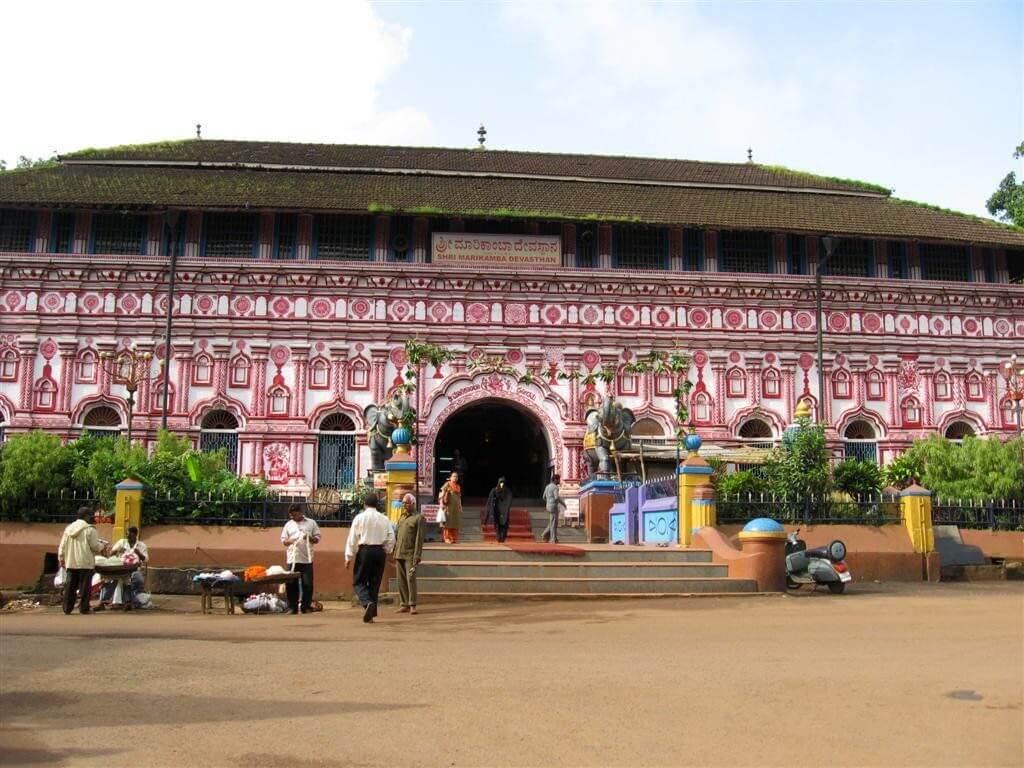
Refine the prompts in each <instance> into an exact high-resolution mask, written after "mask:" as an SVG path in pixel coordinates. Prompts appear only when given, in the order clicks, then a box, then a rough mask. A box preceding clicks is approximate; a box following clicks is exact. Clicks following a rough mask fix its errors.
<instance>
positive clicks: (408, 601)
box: [394, 493, 423, 614]
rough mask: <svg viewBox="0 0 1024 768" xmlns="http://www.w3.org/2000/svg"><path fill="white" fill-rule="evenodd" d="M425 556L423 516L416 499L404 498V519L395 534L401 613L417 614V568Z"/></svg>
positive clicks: (409, 496)
mask: <svg viewBox="0 0 1024 768" xmlns="http://www.w3.org/2000/svg"><path fill="white" fill-rule="evenodd" d="M422 556H423V515H422V514H420V512H419V510H417V509H416V497H415V496H413V495H412V494H411V493H407V494H405V496H403V497H402V517H401V518H400V519H399V521H398V531H397V532H396V534H395V555H394V558H395V564H396V566H397V568H398V596H399V597H400V598H401V601H402V607H401V608H399V609H398V612H399V613H411V614H415V613H416V568H417V567H418V566H419V564H420V559H421V557H422Z"/></svg>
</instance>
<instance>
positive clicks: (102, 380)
mask: <svg viewBox="0 0 1024 768" xmlns="http://www.w3.org/2000/svg"><path fill="white" fill-rule="evenodd" d="M116 348H117V344H116V343H115V342H112V341H102V342H96V349H97V350H98V352H99V356H100V359H102V358H103V355H104V353H106V354H107V355H113V354H114V350H115V349H116ZM96 376H97V381H98V382H99V391H100V394H101V395H103V396H105V397H110V387H111V385H112V384H113V380H114V375H113V371H112V370H111V367H108V366H105V365H100V364H99V360H97V362H96Z"/></svg>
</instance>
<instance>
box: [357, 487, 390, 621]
mask: <svg viewBox="0 0 1024 768" xmlns="http://www.w3.org/2000/svg"><path fill="white" fill-rule="evenodd" d="M377 504H378V502H377V496H376V494H370V495H369V496H368V497H367V498H366V501H364V502H363V506H364V507H365V508H364V509H363V511H362V512H360V513H359V514H358V515H356V516H355V519H353V520H352V528H351V529H350V530H349V532H348V541H346V542H345V570H346V571H347V570H348V569H349V567H350V566H351V565H352V561H353V560H354V561H355V564H356V565H355V571H353V573H352V587H353V589H355V592H356V597H358V598H359V604H360V605H362V606H363V621H364V622H367V623H369V622H371V621H373V617H374V616H376V615H377V597H378V595H379V594H380V582H381V579H382V578H383V577H384V566H385V565H386V563H387V557H388V555H389V554H390V553H391V552H392V551H393V550H394V548H395V529H394V528H392V527H391V521H390V520H388V518H387V517H386V516H385V515H382V514H381V513H380V512H379V511H378V509H377Z"/></svg>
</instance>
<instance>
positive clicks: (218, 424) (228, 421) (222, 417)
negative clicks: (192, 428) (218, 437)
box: [202, 410, 238, 430]
mask: <svg viewBox="0 0 1024 768" xmlns="http://www.w3.org/2000/svg"><path fill="white" fill-rule="evenodd" d="M202 428H203V429H214V430H225V429H238V419H236V418H235V417H234V416H233V415H232V414H230V413H228V412H227V411H221V410H217V411H210V412H209V413H208V414H206V416H204V417H203V423H202Z"/></svg>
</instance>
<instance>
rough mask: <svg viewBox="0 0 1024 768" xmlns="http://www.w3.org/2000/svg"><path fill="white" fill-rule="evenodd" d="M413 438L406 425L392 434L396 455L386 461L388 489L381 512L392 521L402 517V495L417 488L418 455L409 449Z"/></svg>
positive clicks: (394, 521)
mask: <svg viewBox="0 0 1024 768" xmlns="http://www.w3.org/2000/svg"><path fill="white" fill-rule="evenodd" d="M411 440H412V433H411V432H410V431H409V430H408V429H406V428H405V427H398V428H397V429H396V430H395V431H394V432H393V433H392V434H391V441H392V442H393V443H394V445H395V455H394V456H393V457H391V458H390V459H388V460H387V461H385V462H384V469H385V470H386V471H387V473H388V481H387V489H388V490H387V499H386V500H385V502H384V503H385V509H382V510H381V512H383V513H384V514H385V515H387V516H388V518H389V519H390V520H391V522H392V523H398V520H399V518H401V517H402V497H403V496H404V495H405V494H407V493H413V492H414V489H415V488H416V457H415V456H413V455H412V454H411V453H410V451H409V447H410V442H411Z"/></svg>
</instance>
